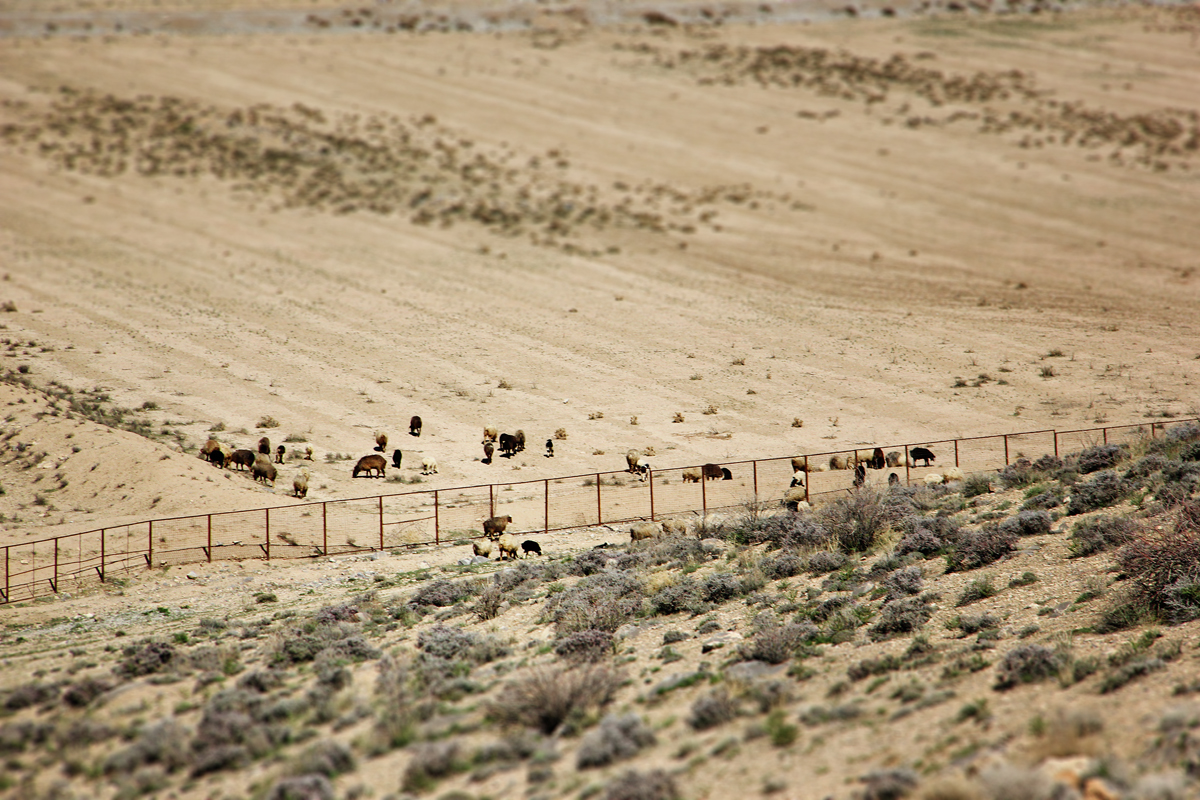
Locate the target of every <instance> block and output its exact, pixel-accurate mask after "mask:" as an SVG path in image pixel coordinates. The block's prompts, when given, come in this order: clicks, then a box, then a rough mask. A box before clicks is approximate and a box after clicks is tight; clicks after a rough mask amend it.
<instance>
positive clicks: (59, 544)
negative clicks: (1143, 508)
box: [0, 419, 1200, 605]
mask: <svg viewBox="0 0 1200 800" xmlns="http://www.w3.org/2000/svg"><path fill="white" fill-rule="evenodd" d="M1197 421H1200V420H1196V419H1188V420H1176V421H1174V422H1172V423H1170V425H1171V426H1174V425H1181V424H1187V423H1190V422H1197ZM1167 427H1168V423H1166V422H1149V423H1145V424H1140V425H1121V426H1109V427H1103V428H1087V429H1082V430H1071V431H1056V430H1040V431H1024V432H1020V433H1008V434H997V435H993V436H975V437H968V438H960V439H945V440H941V441H927V442H924V443H922V444H921V445H915V444H903V445H892V446H891V447H886V448H880V449H881V450H883V451H884V453H885V457H886V456H887V454H888V453H891V454H892V455H891V458H890V461H891V462H892V463H894V464H895V466H885V467H884V468H883V469H882V470H877V469H874V468H870V469H866V470H865V473H866V475H865V476H864V477H865V479H866V480H867V482H870V483H875V482H886V481H887V480H888V476H890V475H891V474H892V473H895V474H896V476H897V478H898V479H899V480H900V481H902V482H903V483H904V484H905V485H908V484H912V483H915V482H921V481H924V479H925V476H926V475H929V474H931V473H938V472H940V471H941V470H944V469H945V468H946V467H948V466H950V465H951V463H953V466H955V467H957V468H959V469H960V470H961V471H962V472H963V474H964V475H969V474H975V473H981V472H987V471H995V470H997V469H1002V468H1003V467H1005V466H1007V465H1009V464H1011V463H1012V462H1013V461H1015V460H1016V459H1017V458H1020V457H1026V458H1031V459H1032V458H1036V457H1038V456H1041V455H1045V454H1053V455H1055V456H1058V455H1059V453H1060V452H1061V453H1072V452H1076V451H1079V450H1082V449H1084V448H1086V447H1091V446H1094V445H1099V444H1134V443H1136V442H1138V441H1140V440H1145V439H1152V438H1155V437H1157V436H1160V435H1162V433H1163V431H1164V430H1165V429H1167ZM917 447H922V448H925V449H926V450H929V451H931V452H933V453H935V454H936V458H935V459H934V461H933V462H932V463H930V462H925V464H923V465H921V466H915V464H916V463H917V462H920V461H922V459H921V458H920V452H919V451H918V452H917V453H916V454H915V455H916V456H917V457H915V458H914V452H913V451H914V449H916V448H917ZM874 455H875V448H870V449H867V450H862V449H858V450H855V449H849V450H832V451H828V452H824V453H806V454H802V455H798V456H785V457H781V458H766V459H755V460H750V461H737V462H732V463H730V462H726V463H723V464H721V465H717V468H716V469H715V470H713V469H712V465H705V466H707V467H708V469H706V468H705V466H693V467H675V468H671V469H661V470H648V471H647V472H646V473H645V474H642V475H638V474H634V473H631V472H628V471H625V472H597V473H588V474H585V475H573V476H569V477H564V478H548V479H542V480H533V481H519V482H513V483H495V484H484V485H479V486H466V487H460V488H453V489H422V490H416V491H406V492H400V493H396V494H383V495H375V496H372V497H359V498H353V499H347V500H323V501H312V502H298V503H296V504H294V505H287V506H276V507H273V508H258V509H252V510H245V511H226V512H218V513H213V514H200V515H195V516H187V517H171V518H166V519H152V520H146V521H143V522H134V523H130V524H127V525H119V526H114V527H109V528H101V529H99V530H91V531H85V532H82V533H73V534H68V535H65V536H56V537H54V538H50V539H41V540H37V541H32V542H23V543H20V544H10V545H4V546H3V547H0V549H2V550H3V554H2V556H0V559H2V561H3V570H4V580H3V588H2V590H0V605H2V604H6V603H14V602H21V601H28V600H33V599H36V598H38V597H44V596H47V595H52V594H58V593H60V592H65V591H71V590H75V591H77V590H79V589H80V588H83V587H84V586H85V585H88V584H93V583H95V582H104V581H108V580H111V579H113V578H121V577H123V576H127V575H129V574H130V573H131V572H133V571H135V570H142V569H148V568H155V567H167V566H174V565H180V564H194V563H201V562H212V561H213V560H239V559H251V558H262V559H267V560H270V559H273V558H274V559H281V558H293V559H294V558H314V557H319V556H335V555H341V554H346V553H356V552H363V551H373V550H392V549H399V548H409V547H418V546H426V545H442V544H450V543H455V542H460V541H462V540H465V539H472V538H481V537H482V535H483V534H482V521H483V519H485V518H487V517H493V516H511V517H512V523H511V524H510V525H509V528H508V530H509V531H510V532H512V533H516V534H533V533H549V532H551V531H561V530H567V529H572V528H583V527H588V526H592V525H601V524H612V523H623V522H633V521H636V520H646V519H648V520H660V519H665V518H670V517H677V516H681V515H693V514H697V513H699V514H707V513H708V512H710V511H716V510H722V509H729V508H737V507H741V506H745V505H746V504H748V503H777V502H783V501H784V498H785V495H787V493H788V491H789V489H790V488H791V487H790V484H791V481H792V477H793V474H794V473H795V471H796V469H797V468H802V469H804V470H805V472H806V473H807V475H806V480H805V481H804V484H805V485H804V499H805V500H807V501H809V502H812V503H815V502H819V501H821V500H824V499H828V498H830V497H831V496H835V495H838V494H840V493H842V492H846V491H848V490H849V489H850V488H851V487H852V486H853V485H854V481H855V471H854V469H853V467H854V466H855V465H856V464H859V463H863V464H864V466H865V465H866V464H869V463H871V461H873V456H874ZM951 459H952V461H951ZM831 465H834V466H835V467H839V466H840V467H841V468H830V466H831ZM842 465H845V466H842ZM822 468H824V469H822ZM722 470H724V472H722ZM705 473H711V474H712V475H713V476H714V477H713V478H712V479H709V478H707V477H705Z"/></svg>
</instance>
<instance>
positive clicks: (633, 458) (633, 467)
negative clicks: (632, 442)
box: [625, 450, 642, 472]
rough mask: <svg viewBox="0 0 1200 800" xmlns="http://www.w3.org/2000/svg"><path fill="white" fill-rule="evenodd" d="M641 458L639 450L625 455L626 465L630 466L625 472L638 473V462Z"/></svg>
mask: <svg viewBox="0 0 1200 800" xmlns="http://www.w3.org/2000/svg"><path fill="white" fill-rule="evenodd" d="M641 457H642V454H641V453H639V452H638V451H637V450H630V451H628V452H627V453H625V463H626V464H628V465H629V466H628V467H626V469H625V471H626V472H637V465H638V461H639V460H640V459H641Z"/></svg>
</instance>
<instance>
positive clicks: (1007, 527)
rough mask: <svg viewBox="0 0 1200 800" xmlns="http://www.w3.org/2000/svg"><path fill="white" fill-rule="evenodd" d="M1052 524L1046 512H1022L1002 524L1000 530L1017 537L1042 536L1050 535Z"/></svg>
mask: <svg viewBox="0 0 1200 800" xmlns="http://www.w3.org/2000/svg"><path fill="white" fill-rule="evenodd" d="M1052 524H1053V523H1052V522H1051V520H1050V514H1049V513H1047V512H1045V511H1021V512H1018V513H1017V514H1016V516H1012V517H1009V518H1008V519H1006V520H1004V521H1003V522H1001V523H1000V525H999V528H1000V530H1001V531H1003V532H1006V533H1013V534H1016V535H1017V536H1040V535H1042V534H1046V533H1049V532H1050V527H1051V525H1052Z"/></svg>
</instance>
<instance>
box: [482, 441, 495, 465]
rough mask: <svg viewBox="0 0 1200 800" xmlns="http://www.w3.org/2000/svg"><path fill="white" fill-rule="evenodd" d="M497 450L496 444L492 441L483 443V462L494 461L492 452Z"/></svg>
mask: <svg viewBox="0 0 1200 800" xmlns="http://www.w3.org/2000/svg"><path fill="white" fill-rule="evenodd" d="M495 452H496V445H494V444H492V443H491V442H484V443H483V463H485V464H490V463H492V454H493V453H495Z"/></svg>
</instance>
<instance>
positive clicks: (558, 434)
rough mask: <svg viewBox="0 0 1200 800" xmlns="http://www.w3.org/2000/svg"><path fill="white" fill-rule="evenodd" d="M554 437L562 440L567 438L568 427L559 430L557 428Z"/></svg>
mask: <svg viewBox="0 0 1200 800" xmlns="http://www.w3.org/2000/svg"><path fill="white" fill-rule="evenodd" d="M554 438H555V439H558V440H560V441H561V440H563V439H566V438H567V429H566V428H558V429H557V430H555V431H554Z"/></svg>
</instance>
